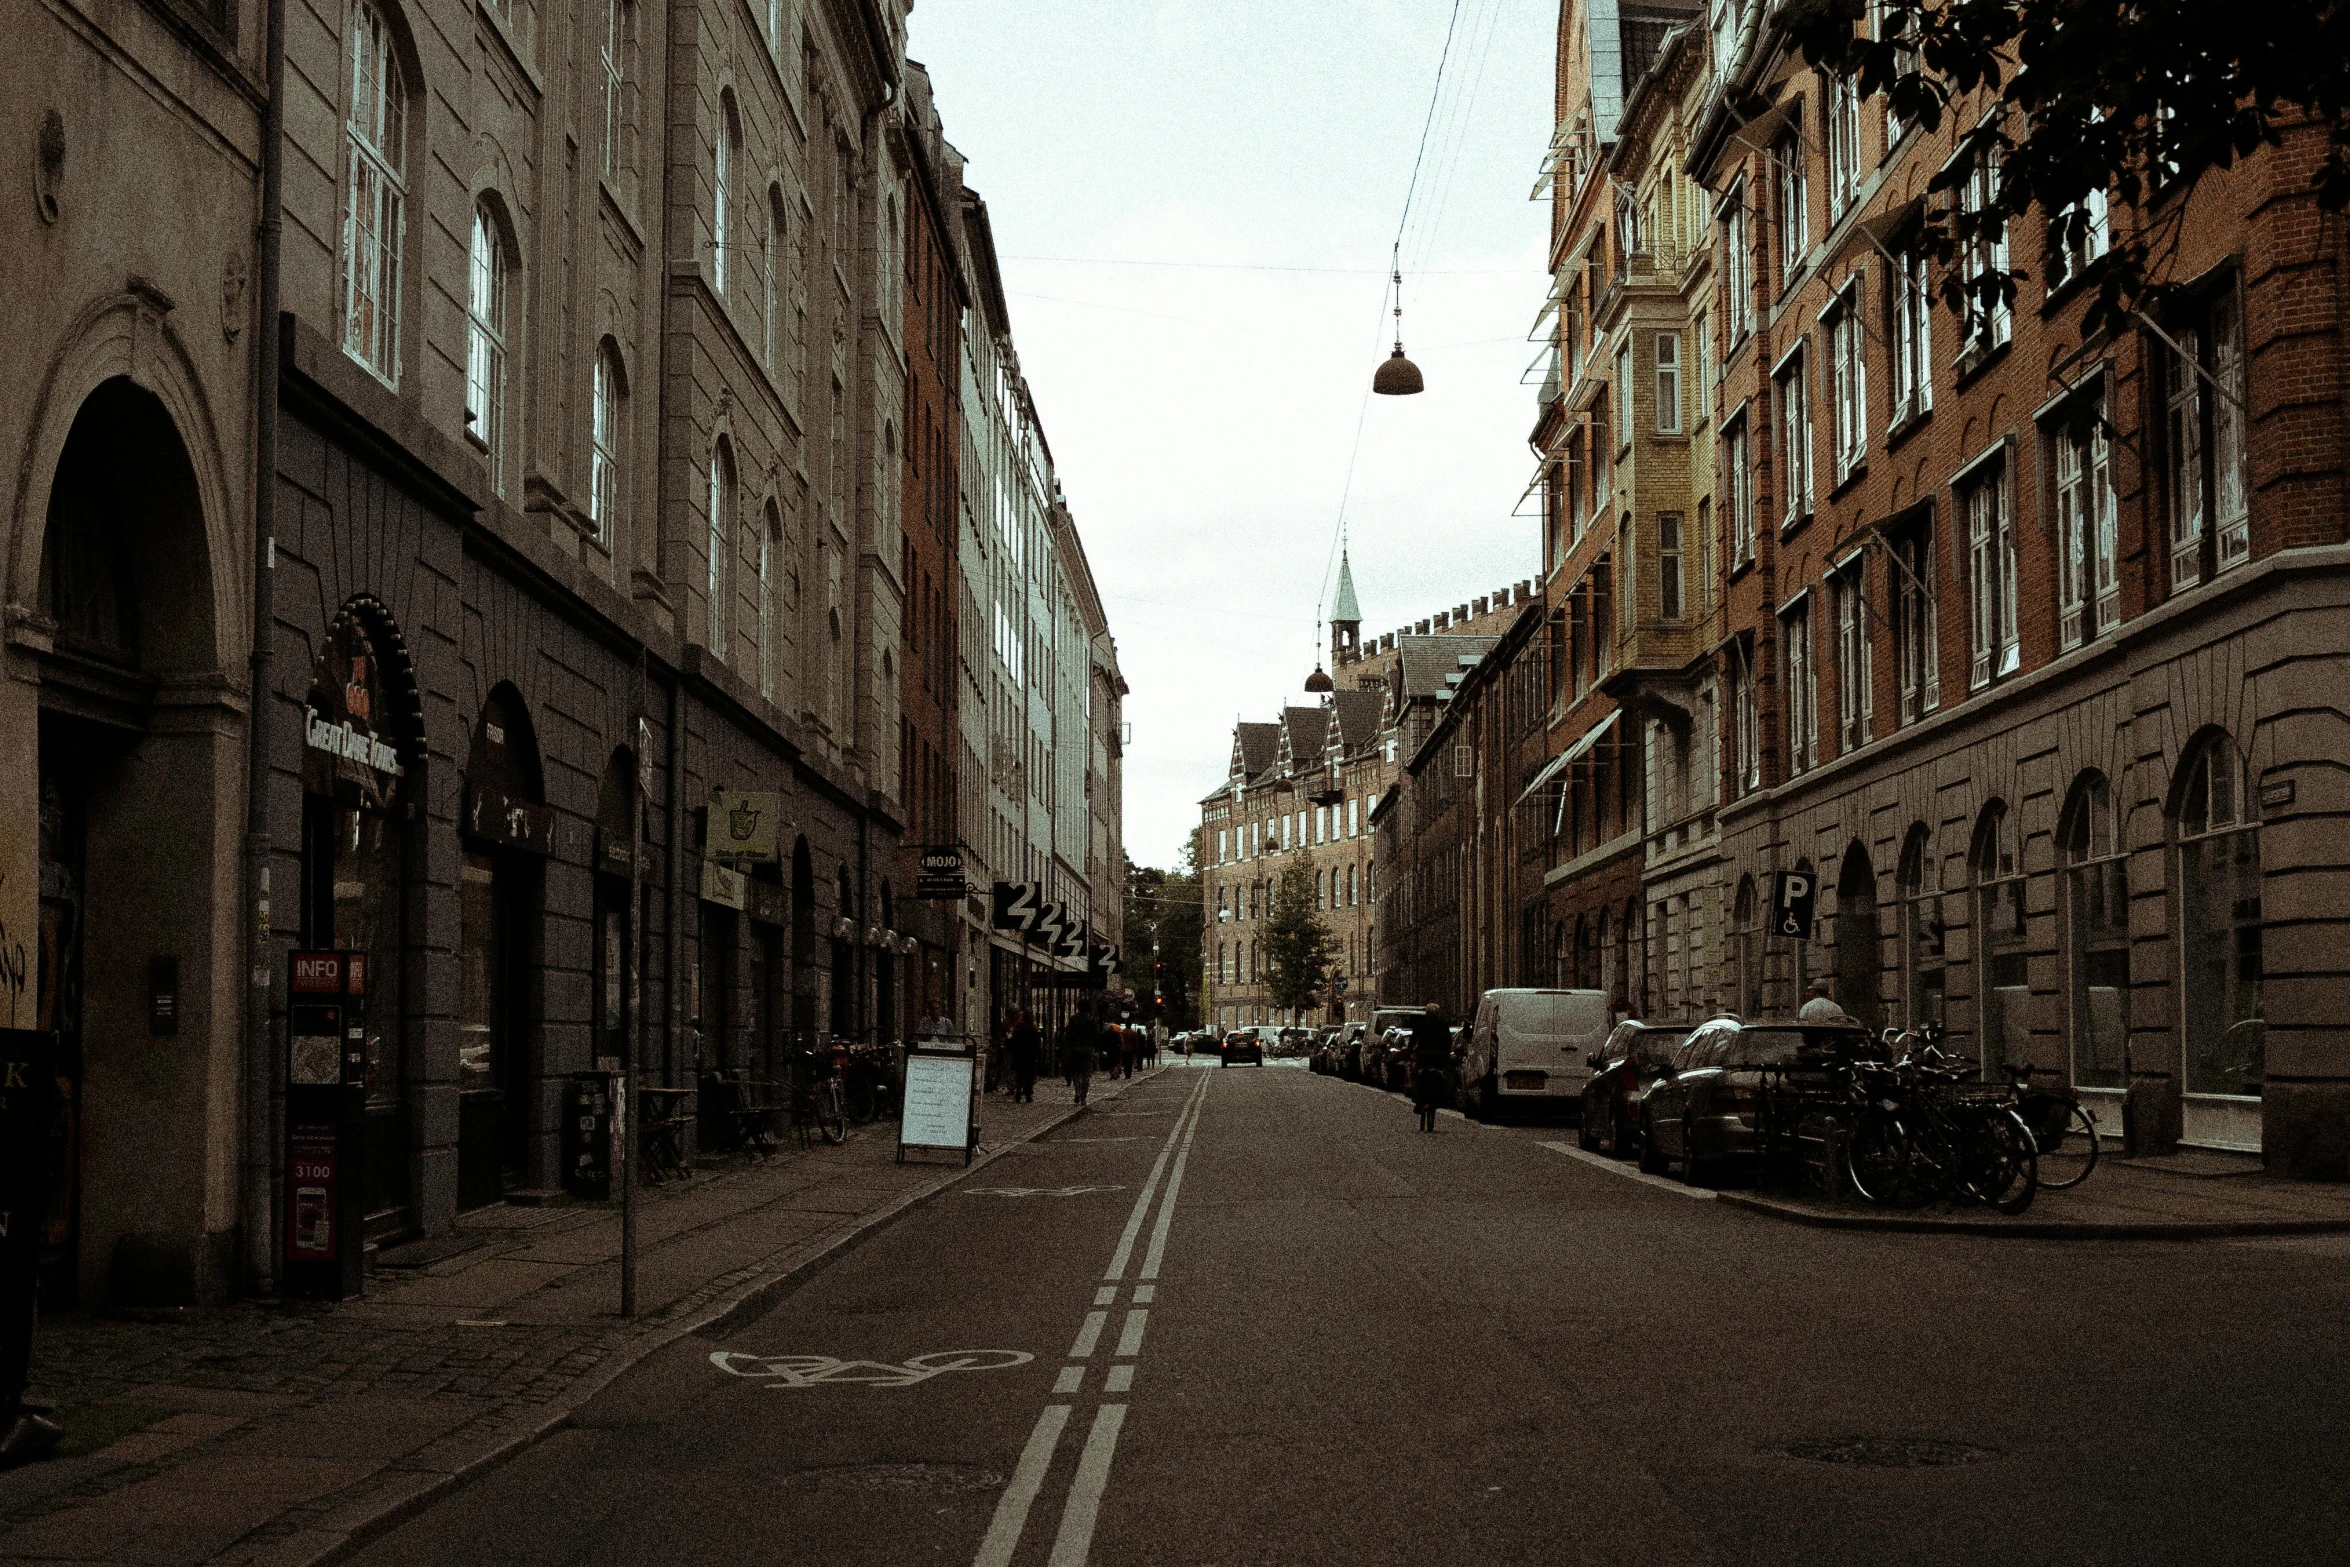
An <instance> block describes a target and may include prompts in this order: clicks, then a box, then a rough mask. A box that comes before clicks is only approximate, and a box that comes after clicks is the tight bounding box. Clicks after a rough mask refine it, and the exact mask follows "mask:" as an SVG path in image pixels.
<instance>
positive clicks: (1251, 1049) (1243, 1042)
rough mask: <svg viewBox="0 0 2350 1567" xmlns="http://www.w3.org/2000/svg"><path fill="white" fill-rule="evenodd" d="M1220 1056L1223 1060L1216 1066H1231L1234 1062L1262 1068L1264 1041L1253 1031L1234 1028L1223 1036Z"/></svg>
mask: <svg viewBox="0 0 2350 1567" xmlns="http://www.w3.org/2000/svg"><path fill="white" fill-rule="evenodd" d="M1221 1054H1222V1057H1223V1059H1222V1060H1221V1061H1220V1062H1219V1063H1218V1064H1219V1065H1222V1066H1231V1065H1233V1064H1234V1063H1235V1062H1239V1063H1243V1064H1245V1065H1248V1066H1263V1065H1264V1064H1265V1041H1264V1039H1263V1038H1262V1037H1261V1036H1259V1035H1258V1033H1257V1032H1256V1030H1254V1029H1249V1028H1236V1029H1234V1030H1233V1031H1232V1032H1231V1033H1229V1034H1226V1035H1225V1036H1224V1048H1223V1050H1222V1052H1221Z"/></svg>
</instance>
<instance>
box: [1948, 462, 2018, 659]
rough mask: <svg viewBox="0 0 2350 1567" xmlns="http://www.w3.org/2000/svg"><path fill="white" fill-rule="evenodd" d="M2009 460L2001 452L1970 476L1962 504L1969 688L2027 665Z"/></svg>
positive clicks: (1961, 496)
mask: <svg viewBox="0 0 2350 1567" xmlns="http://www.w3.org/2000/svg"><path fill="white" fill-rule="evenodd" d="M2008 484H2009V476H2008V472H2007V459H2006V457H2005V456H2004V455H2001V456H1995V457H1992V458H1991V459H1989V460H1988V461H1986V462H1982V463H1978V464H1976V466H1975V468H1974V469H1973V471H1971V472H1970V473H1969V474H1968V475H1967V479H1966V486H1965V489H1964V490H1963V491H1962V492H1961V495H1960V502H1959V503H1960V505H1961V506H1963V507H1964V508H1965V511H1966V529H1967V585H1966V586H1967V645H1968V654H1969V662H1968V665H1967V688H1968V689H1969V690H1980V689H1982V688H1983V687H1984V686H1986V685H1989V684H1990V683H1991V682H1992V681H1993V680H1996V679H1998V678H1999V677H2000V676H2002V675H2010V674H2013V673H2015V671H2016V670H2017V669H2019V668H2021V667H2022V664H2023V646H2022V643H2021V641H2020V640H2019V639H2018V637H2017V635H2016V616H2015V567H2016V556H2015V507H2014V504H2013V502H2012V500H2011V498H2010V496H2009V490H2008Z"/></svg>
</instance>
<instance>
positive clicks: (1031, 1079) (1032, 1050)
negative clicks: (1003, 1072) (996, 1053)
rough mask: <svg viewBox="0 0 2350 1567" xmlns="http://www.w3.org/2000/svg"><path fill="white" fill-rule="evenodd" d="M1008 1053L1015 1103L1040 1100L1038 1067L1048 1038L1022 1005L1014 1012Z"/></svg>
mask: <svg viewBox="0 0 2350 1567" xmlns="http://www.w3.org/2000/svg"><path fill="white" fill-rule="evenodd" d="M1004 1052H1005V1054H1006V1055H1007V1056H1008V1057H1009V1058H1010V1064H1011V1068H1012V1103H1014V1104H1019V1105H1024V1104H1034V1103H1035V1102H1036V1069H1037V1067H1038V1066H1039V1065H1041V1064H1042V1058H1043V1056H1044V1040H1043V1039H1042V1038H1041V1037H1040V1036H1039V1035H1038V1034H1037V1032H1036V1024H1035V1022H1034V1021H1033V1020H1032V1019H1031V1018H1030V1017H1029V1016H1028V1009H1027V1008H1026V1007H1022V1008H1021V1009H1019V1010H1018V1011H1017V1012H1015V1013H1013V1014H1012V1017H1011V1028H1010V1031H1009V1032H1008V1033H1007V1034H1006V1036H1005V1040H1004Z"/></svg>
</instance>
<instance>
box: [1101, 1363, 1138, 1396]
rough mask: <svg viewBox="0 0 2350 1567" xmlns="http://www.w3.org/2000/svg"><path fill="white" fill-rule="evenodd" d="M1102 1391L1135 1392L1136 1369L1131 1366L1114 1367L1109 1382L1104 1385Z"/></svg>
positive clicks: (1111, 1369)
mask: <svg viewBox="0 0 2350 1567" xmlns="http://www.w3.org/2000/svg"><path fill="white" fill-rule="evenodd" d="M1102 1391H1103V1392H1105V1393H1131V1392H1133V1391H1134V1367H1133V1366H1131V1365H1118V1366H1112V1367H1111V1368H1110V1375H1109V1380H1107V1381H1105V1382H1104V1383H1102Z"/></svg>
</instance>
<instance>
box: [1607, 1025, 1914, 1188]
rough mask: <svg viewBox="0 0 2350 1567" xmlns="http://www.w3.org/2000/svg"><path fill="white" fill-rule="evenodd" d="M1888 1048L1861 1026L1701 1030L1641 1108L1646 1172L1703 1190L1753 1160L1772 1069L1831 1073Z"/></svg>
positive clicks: (1686, 1042)
mask: <svg viewBox="0 0 2350 1567" xmlns="http://www.w3.org/2000/svg"><path fill="white" fill-rule="evenodd" d="M1885 1054H1886V1047H1885V1046H1884V1044H1883V1043H1882V1042H1881V1041H1879V1040H1878V1039H1877V1038H1876V1037H1875V1036H1874V1035H1872V1034H1870V1032H1869V1031H1868V1030H1867V1029H1865V1028H1862V1027H1859V1026H1858V1025H1856V1024H1806V1023H1741V1022H1739V1021H1738V1020H1737V1019H1736V1018H1728V1017H1720V1018H1714V1019H1712V1020H1710V1021H1708V1022H1704V1023H1700V1024H1698V1025H1697V1027H1695V1028H1694V1029H1692V1030H1690V1032H1689V1037H1688V1038H1687V1039H1686V1040H1684V1041H1683V1042H1682V1044H1681V1047H1680V1049H1679V1050H1678V1051H1677V1052H1675V1056H1674V1070H1673V1073H1672V1075H1670V1076H1669V1077H1660V1078H1658V1079H1657V1080H1656V1082H1655V1083H1654V1084H1653V1085H1652V1086H1651V1087H1650V1088H1649V1090H1648V1092H1647V1094H1646V1095H1644V1096H1643V1097H1642V1099H1641V1101H1640V1168H1641V1169H1643V1170H1645V1171H1647V1172H1648V1173H1649V1174H1651V1175H1662V1174H1663V1173H1664V1172H1665V1171H1666V1170H1667V1169H1668V1168H1670V1167H1671V1166H1672V1165H1674V1164H1676V1163H1678V1164H1679V1165H1680V1167H1681V1179H1682V1180H1684V1181H1686V1182H1688V1183H1689V1184H1690V1185H1692V1186H1702V1185H1704V1184H1705V1183H1706V1182H1707V1181H1709V1180H1711V1179H1713V1178H1714V1176H1715V1174H1716V1172H1718V1171H1720V1170H1722V1169H1724V1168H1727V1167H1728V1166H1730V1165H1731V1164H1733V1163H1736V1162H1742V1161H1744V1160H1747V1159H1751V1158H1752V1157H1753V1156H1754V1151H1755V1119H1756V1102H1755V1101H1756V1095H1757V1093H1758V1091H1759V1090H1760V1088H1761V1086H1762V1078H1763V1072H1764V1070H1765V1069H1768V1068H1775V1067H1790V1066H1818V1067H1828V1066H1833V1065H1836V1064H1839V1063H1842V1062H1850V1061H1861V1060H1869V1061H1878V1060H1883V1059H1884V1058H1885Z"/></svg>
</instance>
